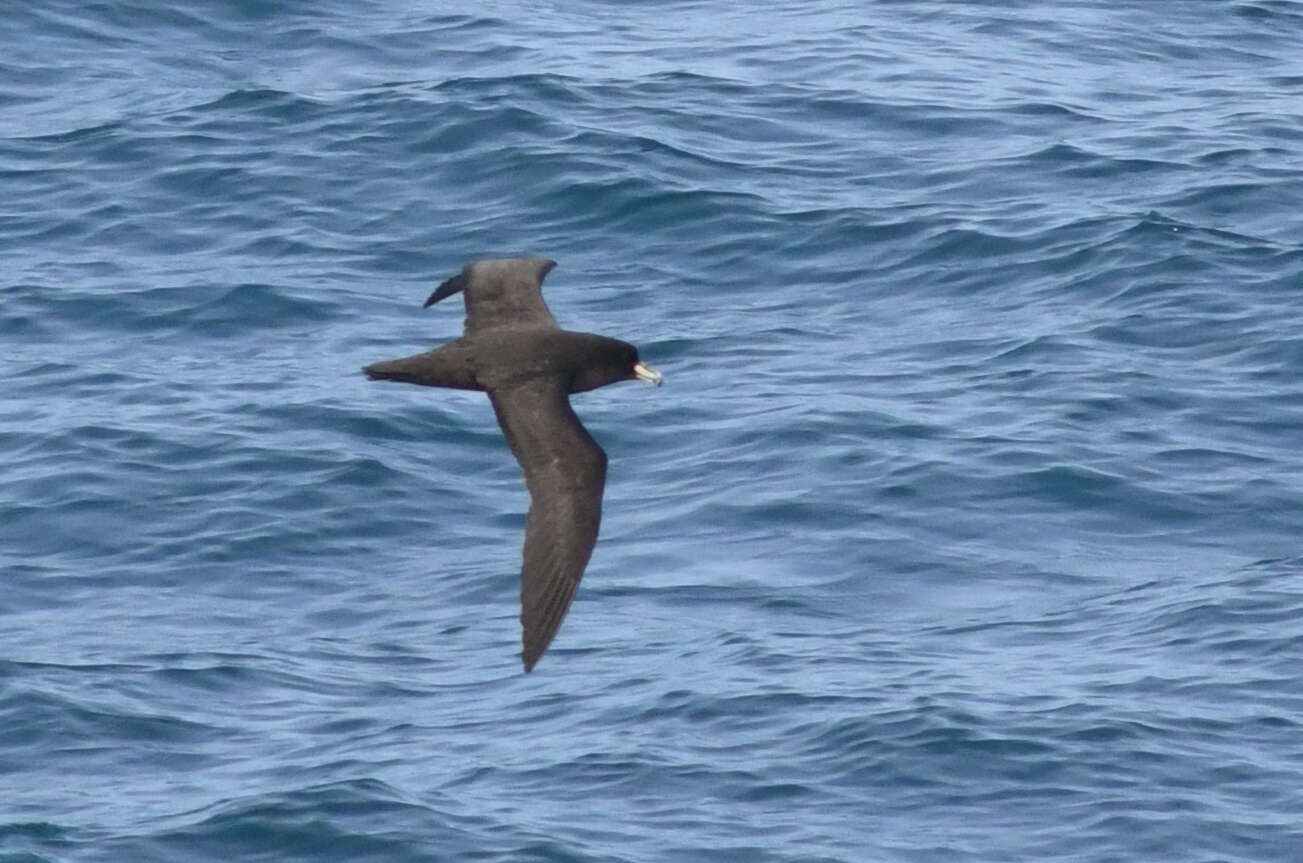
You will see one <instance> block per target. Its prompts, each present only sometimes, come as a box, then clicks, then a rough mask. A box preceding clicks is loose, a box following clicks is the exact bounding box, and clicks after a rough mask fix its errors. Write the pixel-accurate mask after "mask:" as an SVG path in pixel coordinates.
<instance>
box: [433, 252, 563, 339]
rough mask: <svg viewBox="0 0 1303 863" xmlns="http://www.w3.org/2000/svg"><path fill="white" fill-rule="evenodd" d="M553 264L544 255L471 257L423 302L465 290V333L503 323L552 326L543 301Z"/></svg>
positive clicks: (550, 316)
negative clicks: (547, 279)
mask: <svg viewBox="0 0 1303 863" xmlns="http://www.w3.org/2000/svg"><path fill="white" fill-rule="evenodd" d="M555 266H556V262H555V261H550V260H548V259H547V258H503V259H500V260H487V261H472V262H471V263H469V264H467V265H466V267H465V269H463V270H462V271H461V272H460V273H459V274H457V275H455V276H453V277H452V278H451V279H448V280H447V281H446V282H444V283H443V284H441V285H439V287H438V288H436V289H435V291H434V293H432V294H430V298H429V299H428V300H426V301H425V305H426V306H427V307H428V306H432V305H434V304H435V303H437V302H439V301H440V300H442V299H444V298H445V297H450V296H452V295H453V294H455V293H457V292H458V291H462V292H464V293H465V295H466V324H465V333H466V334H467V335H470V334H473V333H476V332H480V331H483V330H489V329H494V328H496V327H505V326H510V327H554V328H555V327H556V325H557V323H556V319H554V318H553V317H552V313H551V312H550V311H548V308H547V303H545V302H543V279H544V277H545V276H547V274H548V273H549V272H551V271H552V268H553V267H555Z"/></svg>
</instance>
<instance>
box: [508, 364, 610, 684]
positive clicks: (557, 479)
mask: <svg viewBox="0 0 1303 863" xmlns="http://www.w3.org/2000/svg"><path fill="white" fill-rule="evenodd" d="M489 399H490V400H491V401H492V402H493V409H494V411H495V412H496V414H497V416H498V424H499V425H500V426H502V432H503V435H504V436H505V437H506V438H507V443H508V445H509V446H510V447H511V451H512V453H513V454H514V455H515V456H516V461H518V462H519V463H520V467H521V470H522V471H523V472H524V474H525V485H526V487H528V489H529V496H530V504H529V516H528V517H527V518H526V520H525V546H524V552H523V560H522V565H521V572H520V600H521V611H520V622H521V625H522V627H523V632H522V636H521V637H522V645H523V650H522V653H521V659H522V660H523V661H524V664H525V670H526V671H529V670H531V669H532V668H533V667H534V664H535V663H536V662H538V659H539V657H541V656H542V655H543V652H544V651H545V650H546V649H547V646H548V645H549V644H550V643H551V641H552V638H553V637H554V636H555V635H556V633H557V629H559V628H560V626H561V621H562V620H563V619H564V618H565V616H566V612H567V611H568V610H569V609H570V603H571V602H572V601H573V600H574V596H575V591H576V590H577V589H578V587H579V580H580V578H582V577H583V574H584V567H585V566H587V565H588V559H589V558H590V557H591V556H592V553H593V546H594V545H595V544H596V542H597V531H598V528H599V526H600V524H601V518H602V492H603V490H604V488H605V485H606V453H604V452H603V451H602V448H601V447H600V446H598V445H597V442H596V441H594V440H593V438H592V436H591V435H589V434H588V431H587V430H586V429H585V428H584V426H583V424H582V423H581V422H580V421H579V418H578V417H577V416H575V412H574V411H573V410H572V409H571V407H570V400H569V398H568V396H567V394H566V392H565V391H564V390H563V389H562V386H561V383H560V381H557V380H554V379H535V380H532V381H529V382H526V383H523V384H521V385H519V386H514V387H511V388H508V389H501V390H490V391H489Z"/></svg>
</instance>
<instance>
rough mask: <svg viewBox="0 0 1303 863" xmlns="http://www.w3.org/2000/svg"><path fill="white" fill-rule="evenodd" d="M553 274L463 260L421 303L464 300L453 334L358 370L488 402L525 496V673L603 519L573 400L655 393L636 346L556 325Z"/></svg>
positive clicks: (524, 264)
mask: <svg viewBox="0 0 1303 863" xmlns="http://www.w3.org/2000/svg"><path fill="white" fill-rule="evenodd" d="M555 266H556V262H555V261H549V260H547V259H546V258H506V259H502V260H486V261H472V262H471V263H469V264H467V265H466V266H465V268H464V269H462V271H461V273H460V274H458V275H456V276H453V277H452V278H451V279H448V281H446V282H444V283H443V284H442V285H440V286H439V287H438V289H436V290H435V292H434V293H432V294H431V295H430V298H429V299H428V300H426V301H425V305H426V306H427V307H429V306H432V305H434V304H435V303H437V302H439V301H440V300H442V299H444V298H445V297H449V296H452V295H453V294H455V293H457V292H458V291H461V292H463V293H464V294H465V296H466V324H465V327H464V329H463V331H462V336H461V338H459V339H456V340H454V341H451V342H448V343H447V344H446V345H443V346H442V347H439V348H436V349H435V350H432V351H429V352H427V353H424V354H417V355H416V356H413V357H405V358H403V359H400V360H389V361H387V362H381V363H374V364H372V365H369V366H367V367H366V368H364V369H363V371H364V372H366V373H367V376H368V377H370V378H371V380H389V381H403V382H404V383H409V384H420V385H422V386H427V387H452V388H454V389H463V390H480V391H481V392H487V393H488V394H489V401H490V402H491V403H492V404H493V412H494V413H495V414H497V417H498V425H500V426H501V427H502V434H503V435H504V436H505V437H506V438H507V444H508V446H510V447H511V452H512V454H514V455H515V456H516V461H518V462H520V467H521V470H522V471H523V472H524V474H525V485H526V487H527V488H528V489H529V516H528V517H527V518H526V520H525V551H524V563H523V565H522V567H521V570H520V604H521V611H520V622H521V625H522V626H523V628H524V632H523V634H522V641H523V643H524V649H523V651H522V652H521V659H522V660H523V661H524V663H525V670H526V671H531V670H532V669H533V668H534V664H535V663H537V662H538V660H539V657H541V656H542V655H543V651H545V650H547V646H548V644H549V643H551V641H552V637H553V636H554V635H556V631H557V628H558V627H560V626H561V620H562V619H563V618H564V617H565V616H566V612H567V611H568V610H569V609H570V601H571V600H572V599H574V597H575V589H576V588H578V587H579V579H580V578H581V577H582V576H583V574H584V567H585V566H587V565H588V558H589V557H590V556H591V555H592V553H593V545H594V544H596V542H597V528H598V524H599V523H600V521H601V517H602V489H603V487H604V486H605V484H606V453H605V452H603V451H602V448H601V447H600V446H598V445H597V442H596V441H594V440H593V438H592V436H590V435H589V434H588V430H587V429H585V428H584V426H583V424H582V423H580V422H579V417H577V416H575V412H574V411H573V410H572V409H571V407H570V394H571V393H582V392H585V391H587V390H593V389H597V388H598V387H604V386H606V385H607V384H613V383H616V382H617V381H626V380H634V379H635V378H636V379H638V380H644V381H648V382H649V383H653V384H655V385H656V386H660V385H661V374H660V372H658V371H655V370H654V369H651V368H649V367H647V366H645V365H643V364H642V363H641V362H640V361H639V360H638V351H637V349H636V348H634V346H633V345H631V344H629V343H627V342H622V341H620V340H619V339H611V338H607V337H606V336H595V335H592V334H591V333H574V332H570V331H568V330H563V329H561V328H560V327H558V326H557V323H556V321H555V320H554V319H553V318H552V314H551V312H549V311H548V309H547V305H546V304H545V303H544V302H543V277H544V276H546V275H547V274H548V273H549V272H550V271H551V269H552V268H553V267H555Z"/></svg>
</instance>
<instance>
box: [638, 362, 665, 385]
mask: <svg viewBox="0 0 1303 863" xmlns="http://www.w3.org/2000/svg"><path fill="white" fill-rule="evenodd" d="M633 376H634V377H636V378H637V379H638V380H640V381H646V382H647V383H649V384H655V385H656V386H660V385H661V381H663V380H665V378H664V376H663V375H662V374H661V373H660V372H658V371H656V370H655V369H654V368H652V367H651V366H647V365H643V364H642V363H634V364H633Z"/></svg>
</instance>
